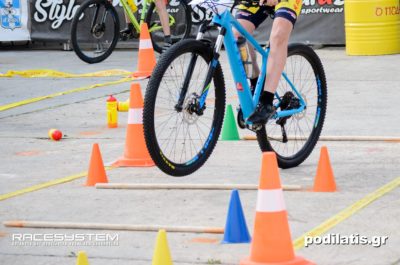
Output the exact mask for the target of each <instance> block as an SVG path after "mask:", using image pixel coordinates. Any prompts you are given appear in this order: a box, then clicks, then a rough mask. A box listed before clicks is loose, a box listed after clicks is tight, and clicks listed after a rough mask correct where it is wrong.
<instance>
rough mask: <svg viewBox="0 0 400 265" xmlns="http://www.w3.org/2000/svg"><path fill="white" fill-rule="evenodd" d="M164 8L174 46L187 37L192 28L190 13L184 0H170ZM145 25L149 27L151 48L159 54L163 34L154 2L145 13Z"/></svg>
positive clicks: (162, 43) (162, 44) (162, 42)
mask: <svg viewBox="0 0 400 265" xmlns="http://www.w3.org/2000/svg"><path fill="white" fill-rule="evenodd" d="M166 8H167V11H168V14H169V21H170V23H169V24H170V30H171V39H172V44H174V43H177V42H178V41H180V40H183V39H185V38H187V37H188V36H189V34H190V30H191V28H192V17H191V12H190V8H189V7H188V6H187V4H186V3H185V2H184V0H170V1H168V3H167V6H166ZM146 23H147V25H148V26H149V30H150V37H151V41H152V44H153V48H154V50H155V51H156V52H158V53H161V52H162V48H163V46H164V32H163V30H162V27H161V22H160V17H159V16H158V13H157V11H156V5H155V3H154V2H152V3H151V5H150V7H149V9H148V11H147V15H146Z"/></svg>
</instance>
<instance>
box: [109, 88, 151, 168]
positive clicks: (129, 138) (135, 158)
mask: <svg viewBox="0 0 400 265" xmlns="http://www.w3.org/2000/svg"><path fill="white" fill-rule="evenodd" d="M142 115H143V98H142V92H141V90H140V85H139V84H138V83H132V84H131V94H130V99H129V113H128V126H127V130H126V141H125V152H124V156H123V157H121V158H119V159H118V160H117V161H116V162H114V163H113V166H117V167H150V166H154V162H153V160H152V159H151V157H150V155H149V152H148V151H147V147H146V143H145V141H144V133H143V118H142Z"/></svg>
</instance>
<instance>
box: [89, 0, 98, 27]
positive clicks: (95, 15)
mask: <svg viewBox="0 0 400 265" xmlns="http://www.w3.org/2000/svg"><path fill="white" fill-rule="evenodd" d="M99 9H100V5H97V4H96V11H95V12H94V16H93V19H92V23H91V25H90V29H91V30H93V27H94V25H96V21H97V16H98V15H99Z"/></svg>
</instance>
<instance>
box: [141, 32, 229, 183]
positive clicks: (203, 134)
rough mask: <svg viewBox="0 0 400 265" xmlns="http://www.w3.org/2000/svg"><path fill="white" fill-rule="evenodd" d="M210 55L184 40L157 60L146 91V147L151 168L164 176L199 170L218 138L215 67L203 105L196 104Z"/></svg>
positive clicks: (219, 83) (220, 104)
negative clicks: (155, 167) (163, 173)
mask: <svg viewBox="0 0 400 265" xmlns="http://www.w3.org/2000/svg"><path fill="white" fill-rule="evenodd" d="M212 54H213V52H212V49H211V47H210V46H209V45H207V44H206V43H203V42H201V41H196V40H183V41H181V42H179V43H177V44H176V45H174V46H172V47H171V48H170V49H169V50H168V51H166V52H165V54H164V55H163V56H162V57H160V61H159V62H158V63H157V65H156V67H155V69H154V70H153V74H152V76H151V78H150V80H149V83H148V85H147V89H146V93H145V101H144V109H143V126H144V136H145V140H146V145H147V149H148V150H149V153H150V155H151V157H152V159H153V161H154V163H155V164H156V165H157V166H158V167H159V168H160V169H161V170H162V171H164V172H165V173H167V174H169V175H172V176H185V175H189V174H191V173H193V172H194V171H196V170H197V169H198V168H200V167H201V166H202V165H203V164H204V162H205V161H206V160H207V158H208V157H209V156H210V154H211V153H212V151H213V149H214V146H215V144H216V142H217V140H218V137H219V134H220V132H221V126H222V121H223V117H224V111H225V83H224V78H223V74H222V69H221V66H220V64H219V63H218V64H217V65H216V68H215V71H214V74H213V76H212V79H211V82H210V83H209V84H208V85H207V86H206V90H207V91H208V94H207V98H206V101H205V105H203V106H201V105H200V104H199V102H201V100H202V98H201V96H202V95H203V96H204V94H203V93H202V92H203V88H204V86H205V84H204V83H205V80H206V76H207V72H208V67H209V64H210V61H211V59H212ZM189 69H191V70H189ZM189 72H190V73H192V74H188V73H189ZM185 80H186V82H185ZM182 91H186V93H184V92H183V93H182ZM179 99H181V102H182V103H183V104H181V105H180V104H178V102H179Z"/></svg>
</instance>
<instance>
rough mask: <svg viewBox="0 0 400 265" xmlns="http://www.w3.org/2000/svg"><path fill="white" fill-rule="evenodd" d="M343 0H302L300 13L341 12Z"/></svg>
mask: <svg viewBox="0 0 400 265" xmlns="http://www.w3.org/2000/svg"><path fill="white" fill-rule="evenodd" d="M343 6H344V0H303V8H302V10H301V14H302V15H309V14H337V13H343Z"/></svg>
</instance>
